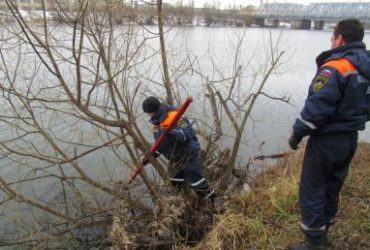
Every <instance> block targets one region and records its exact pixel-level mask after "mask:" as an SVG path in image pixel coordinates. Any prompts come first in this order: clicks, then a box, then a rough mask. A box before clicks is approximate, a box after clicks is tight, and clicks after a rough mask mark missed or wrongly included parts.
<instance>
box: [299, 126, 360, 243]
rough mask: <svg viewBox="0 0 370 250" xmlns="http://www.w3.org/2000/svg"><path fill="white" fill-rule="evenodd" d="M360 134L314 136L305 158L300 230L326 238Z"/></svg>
mask: <svg viewBox="0 0 370 250" xmlns="http://www.w3.org/2000/svg"><path fill="white" fill-rule="evenodd" d="M357 137H358V136H357V131H356V132H349V133H338V134H326V135H312V136H310V138H309V139H308V142H307V146H306V151H305V155H304V159H303V166H302V175H301V183H300V189H299V202H300V207H301V216H302V221H301V230H302V231H303V232H304V233H305V234H306V235H307V236H309V237H320V236H323V235H325V233H326V231H327V228H328V226H329V225H331V223H332V222H333V219H334V217H335V214H336V213H337V211H338V199H339V192H340V190H341V189H342V186H343V183H344V180H345V178H346V176H347V173H348V169H349V166H350V162H351V160H352V157H353V155H354V153H355V151H356V147H357Z"/></svg>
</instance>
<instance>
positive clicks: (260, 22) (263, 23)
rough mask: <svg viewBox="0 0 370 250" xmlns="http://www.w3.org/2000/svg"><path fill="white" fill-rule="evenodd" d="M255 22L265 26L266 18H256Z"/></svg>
mask: <svg viewBox="0 0 370 250" xmlns="http://www.w3.org/2000/svg"><path fill="white" fill-rule="evenodd" d="M254 23H255V24H257V25H258V26H260V27H265V18H263V17H257V18H254Z"/></svg>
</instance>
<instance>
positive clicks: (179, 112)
mask: <svg viewBox="0 0 370 250" xmlns="http://www.w3.org/2000/svg"><path fill="white" fill-rule="evenodd" d="M192 101H193V98H192V97H191V96H189V97H188V98H186V100H185V102H184V103H183V104H182V105H181V106H180V108H179V109H178V110H177V113H176V115H175V117H174V118H173V120H172V121H171V123H170V124H169V125H168V127H167V129H166V130H167V132H170V131H171V130H172V129H173V127H174V126H175V125H176V123H177V122H178V121H179V119H180V118H181V116H182V115H183V114H184V113H185V110H186V109H187V108H188V107H189V105H190V103H191V102H192ZM164 138H165V133H162V134H161V135H160V136H159V138H158V139H157V140H156V142H155V143H154V144H153V145H152V146H151V148H150V150H149V152H148V153H146V154H145V156H144V159H145V158H146V157H147V155H148V154H153V153H155V152H156V151H157V149H158V147H159V146H160V145H161V143H162V142H163V140H164ZM145 165H146V164H142V163H139V164H137V165H136V168H135V171H134V173H133V174H132V175H131V177H130V181H129V183H128V184H131V183H132V182H133V181H134V180H135V178H136V176H138V175H139V174H140V172H141V170H142V169H143V168H144V167H145Z"/></svg>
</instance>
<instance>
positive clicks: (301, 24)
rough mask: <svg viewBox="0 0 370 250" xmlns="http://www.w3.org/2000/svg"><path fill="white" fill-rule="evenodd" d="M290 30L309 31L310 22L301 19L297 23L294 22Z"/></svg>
mask: <svg viewBox="0 0 370 250" xmlns="http://www.w3.org/2000/svg"><path fill="white" fill-rule="evenodd" d="M291 28H292V29H300V30H310V29H311V20H308V19H303V20H299V21H294V22H292V24H291Z"/></svg>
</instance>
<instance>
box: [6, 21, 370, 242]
mask: <svg viewBox="0 0 370 250" xmlns="http://www.w3.org/2000/svg"><path fill="white" fill-rule="evenodd" d="M331 35H332V31H331V30H322V31H307V30H277V29H275V30H269V29H262V28H248V29H244V28H232V27H183V28H174V29H172V30H170V32H169V34H168V36H167V40H166V43H167V46H168V48H169V50H168V52H169V63H170V65H171V64H179V63H180V62H181V61H182V60H184V59H185V58H186V57H187V56H189V55H190V57H191V58H193V59H195V61H196V64H197V67H196V68H197V69H198V70H201V71H202V73H203V74H204V75H205V76H207V77H208V79H209V80H214V81H217V80H219V79H220V74H223V75H224V76H225V77H229V76H230V75H231V73H230V72H232V69H233V63H234V53H235V48H236V46H237V41H238V39H240V38H241V37H243V39H244V40H243V43H242V45H241V46H240V49H241V53H240V63H243V64H244V65H247V64H248V67H245V72H244V74H243V76H242V77H241V78H240V81H239V84H240V88H241V89H243V88H244V86H245V88H248V86H249V85H250V83H251V81H252V79H253V78H252V77H251V76H250V74H252V73H253V72H254V73H255V72H258V70H259V69H260V68H261V67H263V66H264V65H265V64H266V55H267V54H268V53H269V52H270V51H271V43H270V42H271V41H272V44H273V47H274V46H275V45H276V43H277V41H279V44H278V46H277V48H278V50H279V51H284V55H283V57H282V60H281V65H280V66H279V68H278V69H277V70H275V71H274V72H273V74H272V75H271V76H270V78H269V79H268V82H267V84H266V86H265V88H264V90H263V91H264V92H265V93H266V94H268V95H270V96H273V97H286V98H289V103H286V102H282V101H277V100H272V99H268V98H266V97H263V96H261V97H260V98H259V99H258V101H257V103H256V106H255V107H254V109H253V112H252V119H250V121H249V122H248V127H247V130H246V131H245V133H244V135H243V138H242V147H241V148H240V153H239V155H240V156H239V159H238V161H239V163H240V164H245V163H246V162H247V161H248V158H249V157H250V156H256V155H263V154H265V155H268V154H274V153H279V152H284V151H286V150H288V145H287V139H288V137H289V135H290V133H291V127H292V124H293V122H294V120H295V118H296V117H297V115H298V114H299V112H300V110H301V108H302V107H303V104H304V100H305V98H306V95H307V91H308V87H309V85H310V82H311V79H312V77H313V76H314V74H315V71H316V65H315V58H316V56H317V55H318V54H319V53H320V52H321V51H323V50H327V49H329V48H330V37H331ZM364 42H365V43H366V44H367V45H368V46H370V33H366V35H365V39H364ZM151 46H153V47H157V48H158V41H157V40H153V41H152V44H151ZM215 69H216V70H215ZM154 77H155V78H158V79H160V78H161V76H160V74H159V73H157V75H155V76H154ZM257 79H258V78H257ZM172 80H174V79H172ZM182 81H183V82H184V81H186V82H187V84H188V85H187V86H190V87H188V88H187V89H186V90H185V92H186V93H188V94H191V95H193V96H194V97H195V98H194V102H193V103H192V104H191V106H190V108H189V111H188V113H189V114H191V116H193V117H194V118H195V119H197V118H198V119H199V118H203V119H212V116H211V115H209V114H208V113H209V112H208V113H207V112H204V109H207V108H205V107H204V103H203V99H202V98H197V97H198V96H200V95H199V93H202V92H204V87H203V85H202V81H204V79H202V78H200V77H199V75H197V74H196V73H194V75H188V76H186V78H185V80H184V79H183V80H182ZM184 95H186V94H184ZM138 110H140V109H138ZM139 112H141V111H139ZM44 119H45V118H44ZM46 120H47V119H46ZM58 121H60V123H59V122H58ZM146 121H147V118H146V116H142V118H141V123H142V124H143V132H144V134H146V136H148V138H150V137H151V135H150V129H149V126H148V124H147V123H146ZM45 122H50V124H51V125H53V126H55V127H58V131H64V132H61V133H65V137H64V139H66V140H67V139H68V138H69V136H72V134H73V131H70V130H68V128H67V131H66V128H65V127H68V126H65V121H63V119H59V120H58V119H53V120H50V121H45ZM144 124H145V125H144ZM1 126H5V124H4V123H2V125H1ZM77 128H79V129H80V130H83V131H84V133H85V134H84V136H89V132H91V134H93V129H92V128H87V127H84V128H83V129H82V128H81V127H78V126H77ZM77 128H76V129H77ZM79 129H77V132H76V133H80V132H81V131H78V130H79ZM2 130H3V131H9V128H5V127H2ZM90 130H91V131H90ZM226 134H227V130H226ZM81 136H82V135H81ZM232 136H233V134H230V137H232ZM72 137H73V136H72ZM2 138H6V136H3V137H2ZM73 138H74V137H73ZM232 141H233V140H232V138H230V139H228V138H227V137H225V139H224V140H223V141H221V142H220V144H222V145H223V146H229V145H230V143H231V142H232ZM360 141H366V142H370V129H369V126H368V127H367V129H366V130H365V131H363V132H361V133H360ZM45 150H48V149H46V148H45ZM113 158H114V155H111V154H109V153H107V151H105V150H101V151H97V152H95V153H94V154H91V155H88V156H87V157H85V158H83V159H81V161H80V163H81V164H82V165H85V166H86V167H87V168H88V172H89V174H90V176H96V177H98V176H99V178H101V176H108V177H109V178H108V179H113V180H116V179H117V178H118V179H119V177H120V175H123V174H124V173H123V171H122V168H118V167H117V169H114V170H112V171H111V172H110V173H107V172H106V171H105V170H102V168H101V164H97V162H104V165H105V166H110V165H114V163H119V162H118V161H117V160H112V159H113ZM18 160H19V162H18V163H16V162H14V161H9V160H7V159H4V158H3V159H1V160H0V174H1V176H4V177H6V179H7V180H16V179H17V175H18V174H19V172H21V171H22V164H24V161H22V159H21V158H20V159H18ZM32 161H33V162H32V164H31V163H30V162H28V163H27V164H29V165H33V166H37V165H38V162H35V160H34V159H33V160H32ZM17 164H18V165H17ZM117 165H118V164H117ZM15 169H17V170H15ZM104 169H106V168H104ZM19 175H21V174H19ZM51 187H53V183H48V182H43V183H33V189H32V192H34V193H35V194H37V196H38V197H43V199H44V200H48V199H49V198H52V197H54V196H55V195H56V194H57V193H58V191H57V190H53V188H51ZM50 188H51V189H50ZM54 191H55V192H54ZM4 197H5V196H4V194H2V193H1V194H0V198H1V199H3V198H4ZM13 204H14V207H6V208H3V213H6V212H10V211H12V212H13V215H12V216H20V217H19V218H20V220H22V216H21V215H20V214H22V212H21V211H22V210H24V209H25V207H22V206H18V205H16V203H13ZM2 218H4V217H3V216H0V226H1V227H2V228H4V227H5V225H6V221H7V220H3V219H2ZM11 218H12V217H11V216H8V217H7V219H9V220H11ZM0 235H1V232H0Z"/></svg>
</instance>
